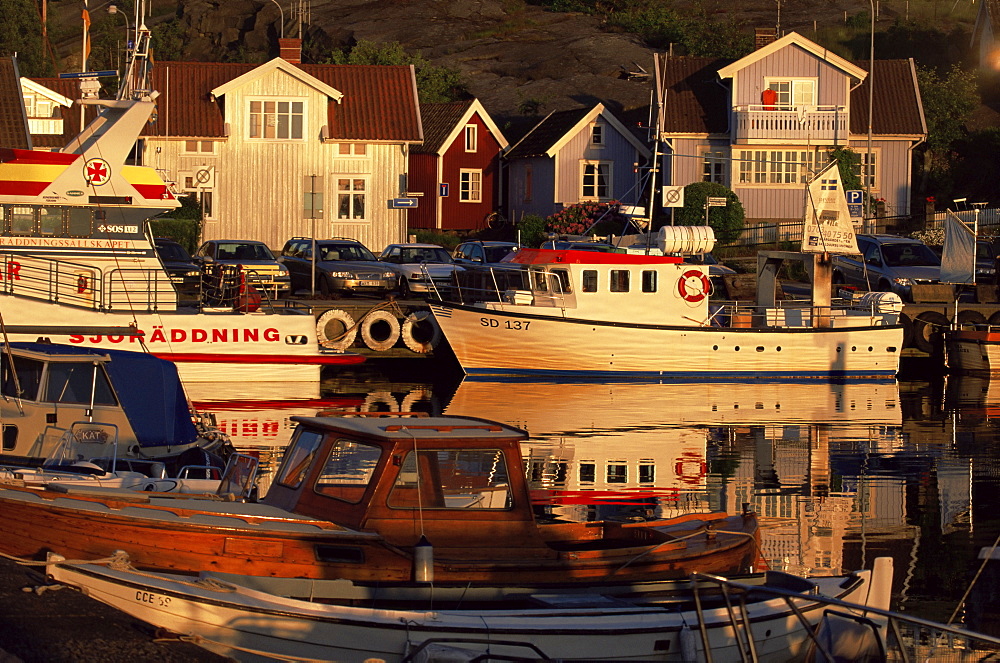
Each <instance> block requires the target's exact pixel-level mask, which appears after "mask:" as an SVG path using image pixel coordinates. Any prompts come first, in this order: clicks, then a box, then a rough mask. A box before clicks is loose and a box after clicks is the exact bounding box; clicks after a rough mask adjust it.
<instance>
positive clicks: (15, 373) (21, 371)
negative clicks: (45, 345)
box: [0, 353, 45, 401]
mask: <svg viewBox="0 0 1000 663" xmlns="http://www.w3.org/2000/svg"><path fill="white" fill-rule="evenodd" d="M11 359H13V360H14V363H13V370H11ZM44 366H45V364H44V363H42V362H40V361H38V360H36V359H28V358H27V357H18V356H16V355H14V356H12V355H9V354H7V353H4V356H3V361H2V362H0V391H2V392H3V395H4V396H10V397H12V398H24V399H26V400H29V401H34V400H38V387H39V386H41V384H42V368H43V367H44Z"/></svg>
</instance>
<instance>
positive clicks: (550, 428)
mask: <svg viewBox="0 0 1000 663" xmlns="http://www.w3.org/2000/svg"><path fill="white" fill-rule="evenodd" d="M446 412H447V413H448V414H467V415H471V414H475V416H481V417H486V418H488V419H497V420H500V421H504V422H507V423H511V424H514V425H516V426H519V427H523V428H525V429H527V430H528V431H529V432H530V433H531V440H530V441H529V442H528V443H527V444H526V448H525V449H524V453H525V455H526V465H527V467H528V468H529V472H530V477H529V478H530V479H531V481H532V484H533V487H534V488H536V493H535V495H536V497H537V501H538V502H545V501H547V502H548V503H550V504H552V505H553V506H552V510H553V511H554V512H555V513H557V514H558V515H560V516H561V517H564V518H569V519H582V520H591V519H596V518H603V517H608V515H609V513H608V512H609V511H612V510H618V511H623V510H624V511H626V512H631V514H629V513H625V514H622V515H626V516H627V515H634V516H635V517H642V516H654V515H655V516H657V517H669V516H672V515H680V514H682V513H689V512H692V511H704V510H724V511H729V512H733V513H736V512H738V511H739V510H740V508H741V505H742V503H744V502H749V503H750V504H751V508H752V509H753V510H754V511H756V512H757V513H758V514H760V516H761V530H762V533H763V537H762V549H763V553H764V557H765V559H766V560H767V562H768V563H769V564H770V566H771V567H772V568H775V569H780V570H783V571H789V572H792V573H796V574H810V575H817V574H820V575H822V574H826V575H829V574H834V573H840V572H841V570H842V569H843V568H847V567H849V566H850V564H849V563H848V561H849V560H847V559H845V556H851V555H850V553H847V552H845V548H848V547H849V543H848V542H849V540H851V539H852V537H853V534H855V533H856V532H859V531H860V530H861V527H862V525H863V524H864V525H865V526H867V527H869V528H871V527H874V526H876V523H881V522H882V521H883V520H885V521H887V522H892V523H894V524H896V523H899V522H901V519H900V516H901V514H900V511H899V507H900V505H901V503H902V499H901V495H902V483H901V481H899V480H896V481H880V482H878V485H873V486H869V485H868V484H865V485H864V487H862V486H861V484H860V482H859V481H857V480H847V481H845V480H844V478H843V477H841V476H839V473H838V470H837V469H835V468H834V467H833V466H832V462H831V454H830V451H831V449H840V448H843V447H845V446H848V447H853V446H855V445H856V444H857V443H858V442H864V443H865V444H866V445H868V444H872V443H874V444H875V445H876V447H887V448H890V449H891V448H894V447H895V446H897V441H898V438H899V436H900V428H901V424H902V414H901V408H900V403H899V391H898V387H897V384H896V383H895V382H894V381H889V382H848V383H843V384H832V383H825V382H824V383H814V384H805V383H801V382H798V383H753V384H750V383H698V384H695V383H669V384H642V383H631V384H598V383H582V384H571V385H568V384H562V383H528V382H502V383H494V382H480V381H469V380H466V381H465V382H463V383H462V384H461V385H460V386H459V388H458V390H457V391H456V393H455V395H454V397H453V398H452V399H451V402H450V403H449V405H448V407H447V408H446ZM890 505H895V506H890ZM873 521H874V522H873ZM867 561H869V562H870V561H871V560H870V559H869V560H867ZM904 566H905V565H904ZM859 568H860V567H859Z"/></svg>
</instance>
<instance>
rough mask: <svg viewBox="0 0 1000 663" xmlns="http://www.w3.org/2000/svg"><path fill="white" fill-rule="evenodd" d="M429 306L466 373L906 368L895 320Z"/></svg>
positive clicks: (848, 372)
mask: <svg viewBox="0 0 1000 663" xmlns="http://www.w3.org/2000/svg"><path fill="white" fill-rule="evenodd" d="M522 308H527V307H522ZM431 310H432V311H433V313H434V317H435V319H436V320H437V322H438V324H439V325H440V327H441V329H442V331H443V333H444V335H445V338H447V340H448V343H449V344H450V345H451V348H452V350H453V351H454V353H455V356H456V358H457V359H458V361H459V363H460V364H461V366H462V368H463V370H464V371H465V372H466V373H467V374H468V375H472V376H532V377H540V378H558V377H573V376H586V377H588V378H622V377H627V378H637V379H684V378H692V379H712V378H719V379H731V378H740V379H748V378H749V379H771V380H783V379H873V378H889V377H892V376H894V375H895V374H896V373H897V371H898V369H899V359H900V351H901V349H902V345H903V328H902V327H901V326H898V325H893V326H864V327H832V328H823V329H820V328H809V327H784V328H746V329H741V328H723V327H696V326H692V327H677V326H666V325H652V324H627V323H618V322H603V321H594V320H580V319H573V318H561V317H553V316H548V315H538V314H537V313H536V314H532V313H529V312H526V311H521V310H511V309H505V310H494V309H488V308H482V307H477V306H465V305H458V304H452V303H439V302H435V303H433V304H431ZM536 310H537V309H536Z"/></svg>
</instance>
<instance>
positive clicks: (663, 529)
mask: <svg viewBox="0 0 1000 663" xmlns="http://www.w3.org/2000/svg"><path fill="white" fill-rule="evenodd" d="M214 504H215V506H214V507H213V506H212V505H213V503H212V502H208V501H206V500H196V499H187V500H185V499H169V498H156V497H148V494H147V495H143V494H140V495H134V494H133V495H131V496H128V495H126V496H121V495H117V496H110V497H109V496H99V495H94V494H93V493H91V494H90V495H88V494H87V493H85V492H76V491H72V492H62V493H59V492H54V491H38V490H30V489H25V488H18V487H13V486H11V487H6V488H3V487H0V510H2V511H3V513H4V537H3V539H2V540H0V551H2V552H4V553H7V554H10V555H15V556H18V557H33V558H40V557H42V556H43V555H44V553H45V552H48V551H52V552H56V553H59V554H61V555H63V556H65V557H68V558H70V559H98V558H103V557H106V556H108V555H111V554H112V553H114V552H115V551H116V550H124V551H125V552H127V553H128V554H129V556H130V558H131V559H132V561H133V563H134V564H135V566H136V567H138V568H142V569H148V570H158V571H175V572H182V573H197V572H198V571H203V570H210V571H216V572H221V573H237V574H244V575H260V576H272V577H284V578H315V579H332V578H345V579H350V580H355V581H365V582H379V581H385V582H388V581H395V582H404V581H408V580H410V579H411V578H412V576H413V571H414V562H413V556H412V553H410V552H408V551H407V550H404V549H401V548H398V547H396V546H393V545H389V544H387V543H386V542H385V541H384V539H383V538H382V537H381V536H379V535H378V534H374V533H371V532H359V531H355V530H351V529H347V528H343V527H338V526H337V525H334V524H331V523H329V522H325V521H321V520H315V519H311V518H302V517H297V516H295V515H294V514H292V513H289V512H285V511H281V510H278V509H274V508H271V507H268V506H266V505H258V504H247V505H240V504H219V503H214ZM681 520H684V519H672V520H671V521H660V522H659V523H655V522H654V523H652V524H650V525H651V527H652V531H647V530H646V528H645V527H644V526H643V525H641V524H625V525H621V524H611V525H608V526H609V527H612V528H613V529H614V531H615V532H616V533H617V535H618V536H619V538H623V539H629V540H633V539H634V541H632V543H631V544H630V545H629V546H625V547H620V548H615V549H601V548H594V549H589V548H586V547H572V548H567V549H566V550H562V551H557V550H555V549H554V548H553V549H546V548H529V549H528V550H527V551H526V552H525V553H524V554H521V555H515V556H511V555H508V556H507V557H506V558H504V557H502V556H500V557H498V555H502V552H498V549H495V548H493V549H483V548H468V549H466V548H463V549H453V548H451V549H445V548H438V549H437V550H436V551H435V564H434V567H433V574H434V580H435V581H437V582H468V581H471V582H482V581H487V580H488V581H490V582H492V583H494V584H518V583H525V582H531V583H547V582H548V583H550V582H552V581H553V578H559V579H561V581H562V580H565V582H567V583H576V582H589V581H597V580H615V581H623V580H635V579H640V580H642V579H648V578H683V577H687V576H688V575H689V574H690V573H692V572H695V571H698V572H704V573H742V572H746V571H748V570H749V569H751V568H752V566H753V564H754V562H755V561H756V559H757V547H758V543H757V520H756V517H755V516H754V515H753V514H746V515H743V516H731V517H728V518H717V519H714V520H712V521H707V520H706V521H702V520H700V519H699V516H697V515H694V514H692V515H691V516H689V517H688V518H687V519H686V521H684V522H679V521H681ZM706 524H710V525H712V529H714V530H717V531H711V530H710V529H708V528H706V527H705V525H706ZM592 525H594V524H593V523H591V524H581V525H579V528H580V529H581V530H585V531H586V530H589V531H590V532H591V534H592V535H593V533H594V532H596V531H597V528H595V527H593V526H592ZM540 527H542V528H544V527H550V526H548V525H543V526H540ZM660 533H664V534H667V535H669V536H664V537H662V540H663V542H662V543H659V544H658V545H651V544H650V540H651V537H657V536H659V535H660ZM577 534H579V533H577ZM689 534H690V536H688V535H689ZM668 538H675V539H676V542H673V541H668V540H667V539H668ZM656 541H660V539H656ZM556 547H558V546H556Z"/></svg>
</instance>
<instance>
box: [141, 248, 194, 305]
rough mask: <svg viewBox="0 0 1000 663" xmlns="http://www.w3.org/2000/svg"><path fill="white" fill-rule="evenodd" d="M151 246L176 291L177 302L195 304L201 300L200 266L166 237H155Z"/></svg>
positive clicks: (183, 249)
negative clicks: (154, 248)
mask: <svg viewBox="0 0 1000 663" xmlns="http://www.w3.org/2000/svg"><path fill="white" fill-rule="evenodd" d="M153 246H154V247H156V254H157V255H158V256H160V262H161V263H163V269H164V270H166V272H167V275H168V276H169V277H170V280H171V281H172V282H173V284H174V288H176V289H177V295H178V301H179V302H180V303H182V304H185V303H194V302H197V301H198V300H199V299H200V298H201V265H200V264H198V263H197V262H195V261H194V259H193V258H192V257H191V254H190V253H188V252H187V249H185V248H184V247H183V246H181V245H180V244H178V243H177V242H175V241H174V240H172V239H169V238H167V237H157V238H156V239H154V240H153Z"/></svg>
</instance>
